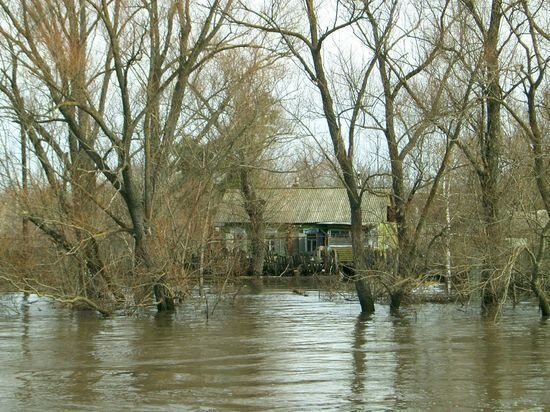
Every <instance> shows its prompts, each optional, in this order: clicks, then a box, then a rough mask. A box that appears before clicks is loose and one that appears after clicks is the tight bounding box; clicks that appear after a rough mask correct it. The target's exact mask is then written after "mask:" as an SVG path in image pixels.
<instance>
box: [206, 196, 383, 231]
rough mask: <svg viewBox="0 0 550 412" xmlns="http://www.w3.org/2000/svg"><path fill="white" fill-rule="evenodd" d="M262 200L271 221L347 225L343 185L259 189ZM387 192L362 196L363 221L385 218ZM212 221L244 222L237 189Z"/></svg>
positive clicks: (241, 199)
mask: <svg viewBox="0 0 550 412" xmlns="http://www.w3.org/2000/svg"><path fill="white" fill-rule="evenodd" d="M257 193H258V196H259V197H260V198H262V199H264V200H265V201H266V211H265V219H266V221H267V222H268V223H271V224H284V223H291V224H300V223H332V224H350V208H349V202H348V197H347V194H346V189H344V188H305V187H288V188H274V189H260V190H258V192H257ZM388 205H389V197H388V195H387V193H384V191H381V194H380V196H378V195H374V194H372V193H365V194H364V195H363V209H362V211H363V224H376V223H380V222H385V221H386V207H387V206H388ZM215 220H216V223H218V224H227V223H245V222H248V221H249V219H248V216H247V214H246V212H245V210H244V207H243V198H242V195H241V192H240V191H239V190H229V191H227V192H226V193H225V195H224V197H223V200H222V204H221V205H220V207H219V209H218V213H217V215H216V219H215Z"/></svg>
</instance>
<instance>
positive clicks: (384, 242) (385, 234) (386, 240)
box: [378, 222, 397, 250]
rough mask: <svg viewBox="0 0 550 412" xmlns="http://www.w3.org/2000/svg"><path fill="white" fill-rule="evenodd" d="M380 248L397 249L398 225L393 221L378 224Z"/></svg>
mask: <svg viewBox="0 0 550 412" xmlns="http://www.w3.org/2000/svg"><path fill="white" fill-rule="evenodd" d="M378 249H379V250H386V249H391V250H395V249H397V225H396V224H395V223H393V222H384V223H379V224H378Z"/></svg>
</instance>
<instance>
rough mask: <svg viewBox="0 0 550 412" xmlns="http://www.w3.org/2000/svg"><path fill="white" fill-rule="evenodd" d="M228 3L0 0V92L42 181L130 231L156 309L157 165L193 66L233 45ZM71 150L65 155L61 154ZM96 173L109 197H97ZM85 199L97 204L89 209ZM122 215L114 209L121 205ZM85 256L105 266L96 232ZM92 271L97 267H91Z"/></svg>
mask: <svg viewBox="0 0 550 412" xmlns="http://www.w3.org/2000/svg"><path fill="white" fill-rule="evenodd" d="M231 6H232V2H231V0H228V1H222V0H216V1H213V2H212V3H211V4H209V5H208V7H195V4H194V3H193V2H191V1H190V0H188V1H171V2H167V3H162V4H160V3H159V2H157V1H156V0H153V1H151V2H145V3H144V2H140V1H135V2H133V1H131V2H125V1H120V0H115V1H113V2H106V1H87V0H78V1H75V0H64V1H61V2H42V1H28V2H27V1H24V2H11V1H8V0H6V1H1V2H0V9H1V11H2V16H1V18H2V20H3V22H4V24H3V25H2V29H1V30H0V37H1V38H2V43H3V45H4V46H3V51H2V53H3V61H4V63H5V64H4V66H3V77H2V79H1V85H2V92H3V94H4V95H5V96H7V98H8V99H9V101H10V105H9V110H10V111H11V113H12V115H13V116H14V118H15V119H16V120H17V122H18V123H19V124H20V125H21V127H22V128H24V130H25V131H26V132H27V134H28V136H29V139H30V141H31V143H32V145H33V150H34V153H35V155H36V156H37V158H38V161H39V163H40V165H41V167H42V169H43V171H44V173H45V175H46V177H47V181H48V184H49V185H50V186H51V188H52V190H53V191H54V192H55V193H57V194H58V195H59V196H61V197H60V202H61V203H64V202H65V197H67V196H66V195H67V192H66V191H65V192H63V191H61V190H60V188H64V185H65V184H66V183H69V184H70V185H71V187H72V188H73V190H72V191H71V192H70V201H71V202H72V207H71V210H73V211H74V212H75V213H78V214H81V215H82V216H83V217H82V219H81V220H85V219H94V218H93V217H91V216H90V213H89V212H90V210H89V209H90V208H93V209H95V210H96V211H97V213H100V212H101V213H103V214H104V216H106V217H107V218H108V219H110V220H111V223H112V224H114V225H116V227H117V229H115V230H119V231H122V232H125V233H127V234H128V235H129V236H131V239H132V242H131V243H133V245H132V257H133V268H132V272H133V273H134V276H136V275H137V274H139V273H143V274H144V275H145V277H146V280H145V284H146V285H148V288H150V289H148V290H152V291H153V292H154V296H155V301H156V303H157V307H158V309H159V310H172V309H173V308H174V301H173V299H172V297H171V293H170V290H169V289H168V287H167V285H165V283H164V281H163V279H164V275H165V274H164V273H163V271H162V262H159V261H157V259H156V258H155V254H154V252H153V248H152V245H151V239H152V237H151V235H152V234H153V233H154V232H155V230H156V229H157V228H155V227H154V214H155V204H156V201H157V200H158V199H156V197H155V193H156V192H157V187H158V185H159V184H161V183H162V179H163V176H164V175H163V166H164V165H165V164H166V162H167V159H168V158H169V155H170V152H171V148H172V146H173V143H174V141H175V140H176V139H177V138H178V137H179V129H180V128H181V127H182V122H183V121H188V120H189V119H183V117H184V116H185V115H187V114H188V113H186V112H185V111H184V110H183V108H184V107H185V100H186V99H187V98H188V84H189V81H190V78H191V76H192V75H193V73H195V72H197V71H198V70H199V69H200V68H201V67H203V66H204V65H206V64H208V63H209V62H210V61H211V60H212V59H213V58H214V57H215V56H216V55H217V54H218V53H220V52H221V51H223V50H226V49H229V48H233V47H234V44H232V39H233V37H234V36H235V35H233V34H231V33H230V32H229V31H226V32H224V30H223V27H224V24H225V16H226V14H227V13H228V12H229V10H230V8H231ZM67 152H68V153H67ZM98 182H101V183H102V185H106V188H108V189H106V191H107V192H108V193H110V196H111V197H112V199H117V201H119V202H120V204H121V205H123V209H122V210H115V208H114V207H113V205H114V204H115V203H114V202H113V201H109V200H108V198H107V199H105V198H103V199H100V198H98V197H96V196H95V193H94V187H95V186H96V185H97V184H98ZM91 205H93V206H91ZM30 212H31V213H30V215H29V219H30V220H31V221H32V222H33V223H35V224H36V225H37V226H38V227H40V228H41V229H42V230H43V231H44V232H46V233H47V234H48V235H49V236H50V237H51V239H52V240H53V241H54V242H56V243H57V244H58V245H60V246H61V247H62V248H64V249H66V250H67V251H70V250H75V249H79V246H78V241H79V240H82V239H78V238H77V239H76V241H77V243H69V242H68V241H67V238H66V236H65V235H64V234H63V231H62V230H61V229H60V228H59V227H54V226H52V225H50V224H49V223H48V221H46V220H44V219H43V218H41V217H40V216H38V215H34V214H32V210H31V211H30ZM120 212H122V213H120ZM81 232H84V233H88V236H87V238H86V241H87V243H86V245H89V246H90V247H89V248H88V247H86V248H85V250H89V251H87V252H85V255H86V256H87V257H86V264H87V266H88V267H90V266H94V270H95V271H96V272H97V271H101V270H102V267H103V266H102V263H101V262H98V261H96V260H95V257H94V254H95V255H97V253H96V252H95V251H96V248H97V245H96V240H97V239H98V238H99V234H98V233H97V232H96V231H93V230H91V229H90V228H89V227H86V225H85V224H82V225H81V230H79V232H78V233H81ZM92 277H93V275H92Z"/></svg>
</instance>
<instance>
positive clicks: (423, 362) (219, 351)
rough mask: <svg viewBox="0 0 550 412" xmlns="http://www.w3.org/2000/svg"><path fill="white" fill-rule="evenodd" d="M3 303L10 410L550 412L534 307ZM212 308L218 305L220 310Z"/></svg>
mask: <svg viewBox="0 0 550 412" xmlns="http://www.w3.org/2000/svg"><path fill="white" fill-rule="evenodd" d="M29 302H30V303H25V302H23V301H22V298H21V296H19V295H10V294H4V295H2V297H1V298H0V304H1V306H0V366H1V373H0V410H1V411H8V410H9V411H12V410H25V411H43V410H102V411H110V410H145V411H148V410H152V411H165V410H178V411H179V410H183V411H186V410H189V411H208V410H214V411H217V410H231V411H247V410H250V411H263V410H281V411H318V410H338V411H356V410H403V409H406V410H428V409H430V410H437V411H444V410H451V409H453V410H529V411H531V410H533V411H539V410H540V411H543V410H548V409H546V408H550V385H549V383H550V322H545V321H541V320H540V319H539V315H538V313H537V311H536V308H535V307H534V305H533V303H532V302H529V303H523V304H520V305H518V306H516V307H515V308H512V307H507V308H505V309H504V311H503V314H502V317H501V318H500V320H499V321H498V322H496V323H495V322H493V321H488V320H484V319H483V318H482V317H481V316H480V315H479V311H478V310H477V306H475V307H474V306H472V307H468V306H458V305H454V304H453V305H451V304H448V305H437V304H422V305H416V306H412V307H408V308H406V309H405V311H406V314H405V315H404V316H403V317H399V318H398V317H392V316H390V315H389V313H388V310H387V307H386V306H382V305H381V306H377V307H376V310H377V311H376V314H375V315H374V316H373V317H371V318H370V319H364V318H362V317H360V316H358V304H357V303H356V302H348V301H346V300H345V299H335V300H334V299H327V298H326V296H325V295H324V294H322V293H318V292H315V291H310V292H309V294H308V296H300V295H297V294H293V293H292V292H290V291H273V290H271V291H264V292H262V293H259V294H253V293H247V292H246V291H243V292H241V294H240V295H239V296H238V297H236V298H235V299H229V298H228V299H225V300H223V301H221V302H220V303H219V304H218V305H217V306H216V307H215V310H214V313H213V314H212V315H211V316H210V317H209V319H208V320H206V316H205V306H204V304H203V303H198V302H197V301H195V302H189V303H187V304H184V305H183V306H182V308H181V309H180V310H179V311H178V313H176V314H174V315H171V316H160V317H159V316H154V314H153V313H149V314H147V313H145V314H141V315H139V316H117V317H112V318H109V319H102V318H99V317H97V316H96V315H95V314H93V313H90V312H77V311H72V310H70V309H67V308H63V307H59V305H56V304H53V303H51V302H48V301H45V300H40V299H38V298H36V297H35V296H31V297H30V299H29ZM209 307H210V310H211V311H212V308H213V304H212V302H210V306H209Z"/></svg>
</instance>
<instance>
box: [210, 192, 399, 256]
mask: <svg viewBox="0 0 550 412" xmlns="http://www.w3.org/2000/svg"><path fill="white" fill-rule="evenodd" d="M257 194H258V196H259V197H260V198H262V199H263V200H264V201H265V212H264V219H265V223H266V239H265V241H266V247H267V250H268V254H269V255H277V256H296V255H301V256H303V255H309V256H320V254H321V253H323V252H324V251H327V250H333V251H335V253H337V254H339V255H340V260H341V261H343V260H347V261H351V259H352V256H351V233H350V228H351V224H350V208H349V202H348V197H347V193H346V189H345V188H307V187H286V188H270V189H259V190H258V192H257ZM243 204H244V201H243V198H242V194H241V192H240V191H239V190H229V191H227V192H226V193H225V194H224V196H223V200H222V202H221V205H220V207H219V209H218V212H217V215H216V217H215V228H216V231H217V232H218V233H219V237H220V239H221V240H222V243H224V246H225V248H227V250H236V249H237V250H242V251H245V252H246V251H247V248H248V245H247V226H248V225H249V218H248V216H247V214H246V211H245V209H244V206H243ZM389 205H390V199H389V192H388V191H387V190H386V189H380V190H378V191H376V192H374V193H371V192H366V193H365V194H364V195H363V203H362V212H363V227H364V231H365V247H368V248H371V249H376V250H386V249H389V248H393V247H394V245H395V229H394V224H392V223H389V222H388V208H389Z"/></svg>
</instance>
